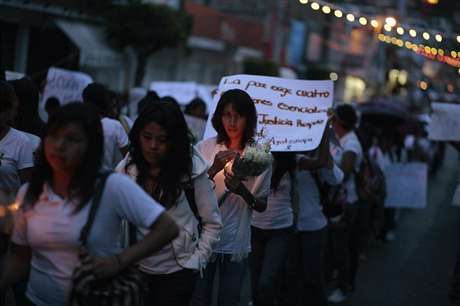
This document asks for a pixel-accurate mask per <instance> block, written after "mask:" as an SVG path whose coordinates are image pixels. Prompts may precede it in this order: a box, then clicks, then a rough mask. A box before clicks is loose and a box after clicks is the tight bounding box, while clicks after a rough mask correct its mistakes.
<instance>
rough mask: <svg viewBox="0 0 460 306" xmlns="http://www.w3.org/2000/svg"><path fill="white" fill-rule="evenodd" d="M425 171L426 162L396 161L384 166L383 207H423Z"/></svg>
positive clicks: (426, 171)
mask: <svg viewBox="0 0 460 306" xmlns="http://www.w3.org/2000/svg"><path fill="white" fill-rule="evenodd" d="M427 173H428V166H427V164H426V163H415V162H414V163H396V164H392V165H390V166H388V167H385V181H386V185H387V198H386V199H385V207H396V208H425V207H426V193H427V177H428V176H427Z"/></svg>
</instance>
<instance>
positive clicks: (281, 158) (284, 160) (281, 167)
mask: <svg viewBox="0 0 460 306" xmlns="http://www.w3.org/2000/svg"><path fill="white" fill-rule="evenodd" d="M272 154H273V172H272V178H271V183H270V188H271V189H272V190H273V191H274V192H276V190H277V189H278V186H279V184H280V181H281V178H282V177H283V175H284V173H286V172H288V173H289V175H290V177H291V179H293V178H295V176H294V173H295V169H296V168H297V161H296V155H295V153H293V152H272Z"/></svg>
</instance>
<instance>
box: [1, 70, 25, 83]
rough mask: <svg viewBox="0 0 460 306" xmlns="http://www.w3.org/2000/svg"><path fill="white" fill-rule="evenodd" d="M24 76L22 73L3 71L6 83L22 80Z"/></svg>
mask: <svg viewBox="0 0 460 306" xmlns="http://www.w3.org/2000/svg"><path fill="white" fill-rule="evenodd" d="M24 76H25V74H24V73H22V72H16V71H9V70H5V79H6V80H7V81H12V80H19V79H22V78H23V77H24Z"/></svg>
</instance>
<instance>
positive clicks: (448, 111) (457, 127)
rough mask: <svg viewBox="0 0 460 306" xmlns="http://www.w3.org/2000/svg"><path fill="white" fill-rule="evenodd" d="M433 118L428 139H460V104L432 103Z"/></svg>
mask: <svg viewBox="0 0 460 306" xmlns="http://www.w3.org/2000/svg"><path fill="white" fill-rule="evenodd" d="M431 108H432V109H433V112H432V113H431V120H430V123H429V125H428V139H431V140H446V141H448V140H453V141H459V140H460V121H459V118H460V105H458V104H450V103H432V104H431Z"/></svg>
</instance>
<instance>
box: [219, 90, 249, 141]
mask: <svg viewBox="0 0 460 306" xmlns="http://www.w3.org/2000/svg"><path fill="white" fill-rule="evenodd" d="M228 104H232V105H233V107H234V108H235V111H236V112H237V113H238V114H240V115H241V116H244V117H246V128H245V129H244V133H243V138H242V139H241V146H242V148H244V146H245V145H246V144H248V143H250V142H251V141H253V140H254V135H255V132H256V127H257V111H256V107H255V106H254V101H253V100H252V98H251V97H250V96H249V95H248V94H247V93H246V92H245V91H244V90H241V89H230V90H227V91H226V92H225V93H224V94H223V95H222V96H221V97H220V99H219V102H218V103H217V107H216V110H215V112H214V114H213V115H212V119H211V122H212V126H213V127H214V129H215V130H216V132H217V143H225V144H226V145H227V146H229V145H230V139H229V138H228V135H227V133H226V132H225V128H224V125H223V123H222V115H223V114H224V108H225V106H227V105H228Z"/></svg>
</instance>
